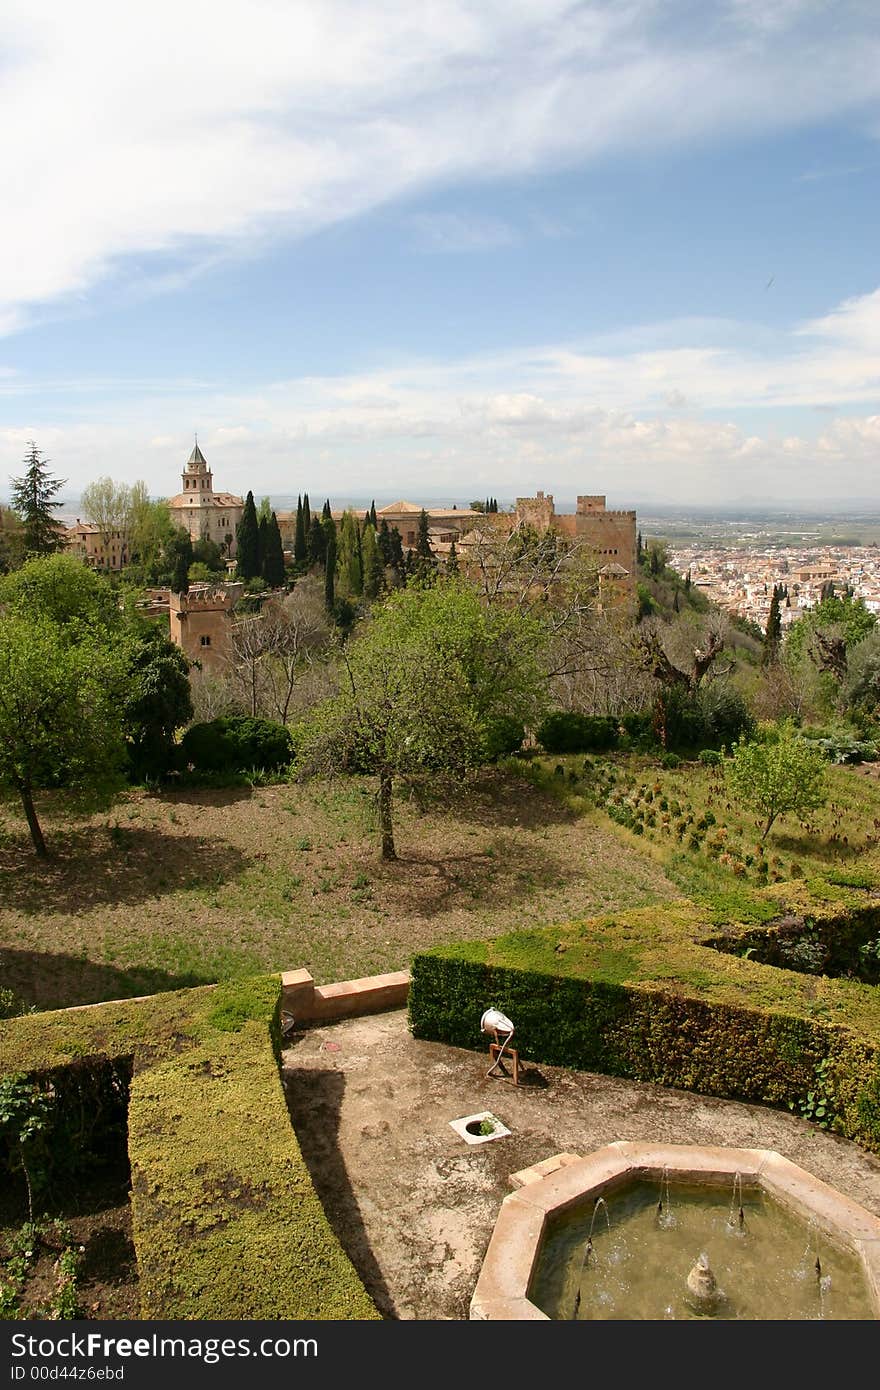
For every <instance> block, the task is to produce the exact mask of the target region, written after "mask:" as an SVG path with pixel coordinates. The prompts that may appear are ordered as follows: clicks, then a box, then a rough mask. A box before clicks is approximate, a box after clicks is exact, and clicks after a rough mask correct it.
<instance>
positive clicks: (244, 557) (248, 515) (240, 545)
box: [235, 492, 260, 582]
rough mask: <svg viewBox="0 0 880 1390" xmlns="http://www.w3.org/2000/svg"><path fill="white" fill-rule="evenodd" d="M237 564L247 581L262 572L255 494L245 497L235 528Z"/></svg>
mask: <svg viewBox="0 0 880 1390" xmlns="http://www.w3.org/2000/svg"><path fill="white" fill-rule="evenodd" d="M235 546H236V564H237V566H238V573H239V574H240V576H241V578H242V579H243V580H244V581H245V582H247V581H248V580H249V579H256V578H257V576H258V575H259V573H260V551H259V547H260V537H259V525H258V522H257V509H256V507H255V505H254V494H253V493H252V492H249V493H248V495H247V497H246V498H245V503H244V511H243V512H242V514H241V521H240V522H239V523H238V525H237V526H236V528H235Z"/></svg>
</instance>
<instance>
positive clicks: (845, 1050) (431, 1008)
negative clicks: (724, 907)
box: [409, 890, 880, 1153]
mask: <svg viewBox="0 0 880 1390" xmlns="http://www.w3.org/2000/svg"><path fill="white" fill-rule="evenodd" d="M802 892H803V890H802ZM778 897H779V895H778V893H777V895H776V898H777V900H778ZM800 906H801V907H803V906H804V902H803V897H802V900H801V903H800ZM850 910H851V911H853V912H855V913H857V914H859V913H862V914H864V913H867V914H868V915H870V916H871V917H875V916H876V915H877V909H876V908H875V907H873V906H872V907H867V908H866V907H865V906H861V907H856V906H852V907H851V909H850ZM813 911H814V912H815V913H816V914H817V915H818V916H820V917H825V918H826V919H831V918H833V917H835V916H836V918H837V919H838V920H841V919H844V920H845V917H846V909H845V907H844V904H842V903H841V902H834V903H829V902H826V903H824V904H823V903H822V902H821V900H817V901H815V902H814V903H813ZM783 915H784V914H780V916H781V917H782V916H783ZM714 934H716V935H717V928H715V929H714ZM712 935H713V929H712V926H711V924H710V922H709V921H708V920H707V919H706V920H704V919H703V917H702V916H701V913H700V910H699V908H697V907H696V906H695V905H694V904H692V903H685V902H680V903H673V904H669V905H666V906H662V907H654V908H643V909H639V910H638V911H635V912H631V913H621V914H618V915H617V916H615V917H608V918H596V919H591V920H588V921H584V922H574V923H568V924H566V925H565V926H564V927H556V928H544V929H540V930H536V931H533V932H516V933H512V934H511V935H510V936H507V937H503V938H500V939H497V940H495V941H491V942H466V943H462V944H461V945H446V946H439V947H436V948H435V949H433V950H431V951H429V952H425V953H423V954H420V955H418V956H417V957H416V958H415V960H414V962H413V970H412V986H411V990H410V1000H409V1010H410V1025H411V1028H412V1031H413V1034H414V1035H415V1037H417V1038H426V1039H432V1040H434V1041H438V1042H445V1043H449V1044H452V1045H454V1046H457V1047H471V1048H484V1047H485V1043H486V1040H485V1038H483V1037H482V1036H481V1034H480V1030H479V1020H480V1017H481V1015H482V1013H483V1011H484V1010H485V1009H486V1008H488V1007H490V1006H491V1007H495V1008H498V1009H501V1010H502V1011H503V1012H504V1013H505V1014H507V1015H508V1016H509V1017H510V1018H511V1019H512V1020H513V1022H514V1024H515V1027H516V1043H517V1046H518V1048H519V1050H520V1053H521V1056H522V1057H523V1059H524V1060H526V1059H529V1060H532V1061H535V1062H546V1063H548V1064H551V1065H554V1066H562V1067H572V1068H577V1069H582V1070H587V1071H598V1072H603V1073H606V1074H609V1075H612V1076H622V1077H630V1078H633V1079H636V1080H641V1081H651V1082H657V1083H660V1084H661V1085H665V1086H676V1087H680V1088H682V1089H685V1090H694V1091H699V1092H702V1093H703V1094H706V1095H718V1096H728V1097H732V1098H737V1099H742V1100H747V1101H756V1102H760V1103H762V1104H769V1105H778V1106H790V1108H792V1109H793V1110H794V1111H795V1112H796V1113H800V1114H802V1115H805V1116H809V1113H810V1111H809V1100H808V1097H809V1095H810V1093H811V1092H812V1093H813V1094H815V1093H816V1092H817V1090H818V1089H822V1090H823V1093H824V1094H826V1096H827V1099H828V1102H829V1113H830V1114H831V1115H832V1117H833V1119H832V1128H833V1129H834V1130H835V1131H836V1132H837V1133H839V1134H842V1135H844V1136H845V1137H846V1138H849V1139H853V1140H855V1141H856V1142H857V1143H859V1144H861V1145H862V1146H863V1147H864V1148H866V1149H868V1150H870V1151H872V1152H875V1153H880V1002H878V997H877V996H878V991H877V987H876V986H874V985H865V984H861V983H859V982H858V981H853V980H834V979H828V978H826V977H822V978H818V979H817V977H815V976H803V975H801V974H798V973H795V972H794V971H791V970H782V969H777V968H775V967H772V966H764V965H761V964H759V963H758V962H756V961H753V960H751V959H747V958H743V957H740V956H729V955H722V954H721V953H719V952H718V951H714V950H712V949H710V948H709V947H708V946H707V945H705V944H704V943H705V942H706V941H708V940H709V939H710V938H711V936H712Z"/></svg>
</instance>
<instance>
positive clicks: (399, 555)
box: [390, 526, 406, 584]
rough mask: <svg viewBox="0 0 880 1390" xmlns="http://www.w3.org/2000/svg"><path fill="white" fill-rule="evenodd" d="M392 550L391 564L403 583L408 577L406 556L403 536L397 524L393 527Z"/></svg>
mask: <svg viewBox="0 0 880 1390" xmlns="http://www.w3.org/2000/svg"><path fill="white" fill-rule="evenodd" d="M390 550H391V564H392V565H393V567H394V569H395V571H396V573H397V578H398V580H399V582H400V583H401V584H403V583H404V581H405V579H406V558H405V556H404V553H403V538H402V536H401V534H400V532H399V531H398V529H397V527H396V526H392V528H391V536H390Z"/></svg>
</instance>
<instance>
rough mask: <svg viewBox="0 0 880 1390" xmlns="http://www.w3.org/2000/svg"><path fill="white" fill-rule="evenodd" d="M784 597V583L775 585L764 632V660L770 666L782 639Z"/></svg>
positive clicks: (777, 652)
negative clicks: (781, 610) (781, 601)
mask: <svg viewBox="0 0 880 1390" xmlns="http://www.w3.org/2000/svg"><path fill="white" fill-rule="evenodd" d="M781 598H782V585H781V584H774V585H773V596H772V598H771V599H770V612H769V613H768V614H767V627H766V629H765V632H764V654H763V662H764V665H765V666H769V665H770V664H771V663H772V662H774V661H775V660H776V658H777V656H778V654H779V643H780V641H781V639H782V619H781V618H780V616H779V603H780V600H781Z"/></svg>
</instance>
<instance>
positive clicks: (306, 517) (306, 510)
mask: <svg viewBox="0 0 880 1390" xmlns="http://www.w3.org/2000/svg"><path fill="white" fill-rule="evenodd" d="M311 529H312V509H311V507H310V506H309V494H308V493H307V492H304V493H303V535H304V536H305V538H306V549H308V545H309V532H310V531H311Z"/></svg>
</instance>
